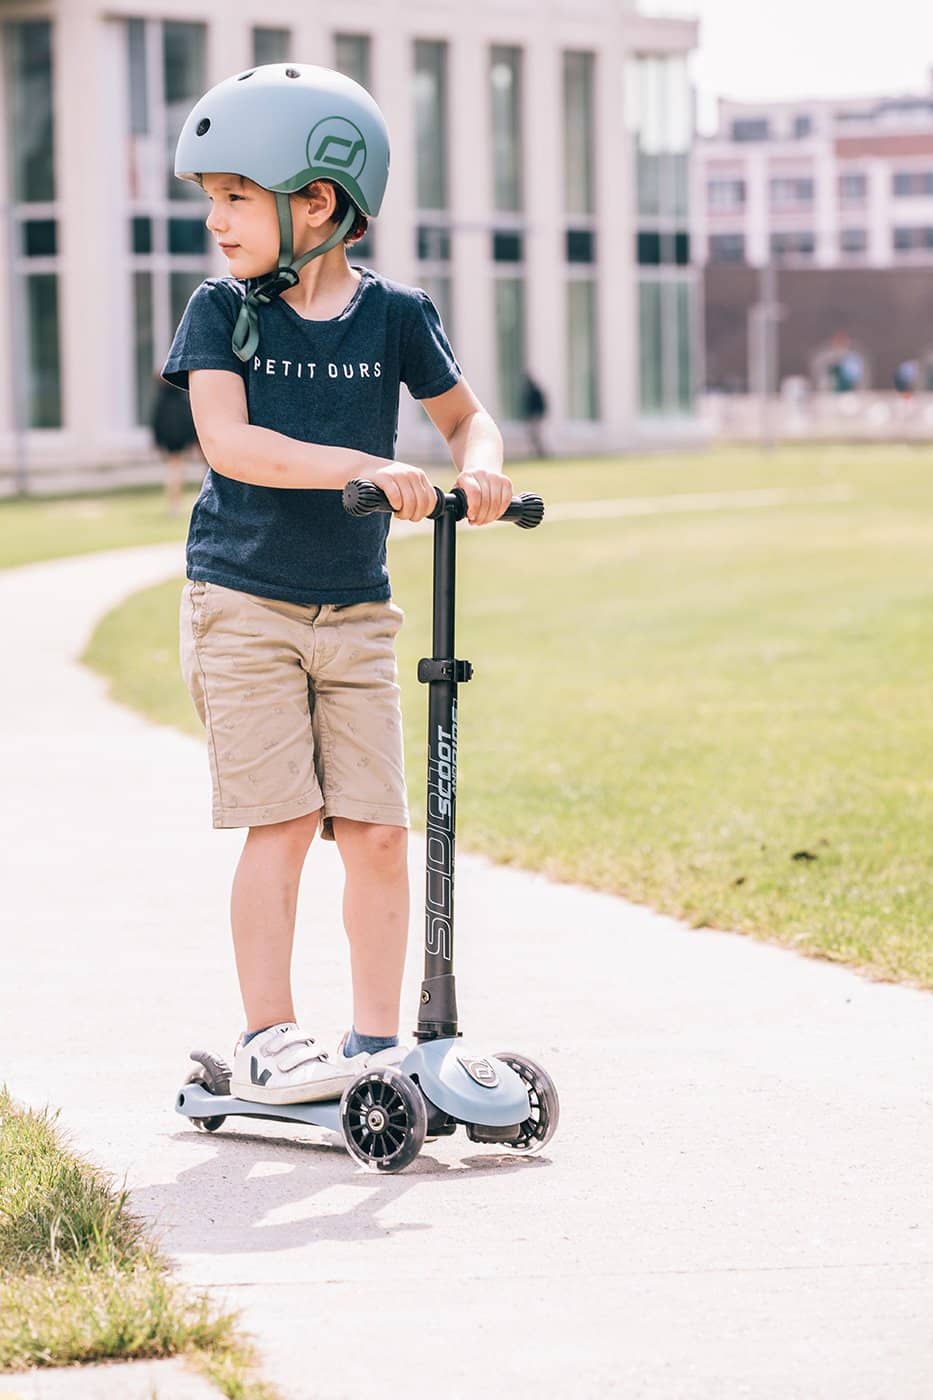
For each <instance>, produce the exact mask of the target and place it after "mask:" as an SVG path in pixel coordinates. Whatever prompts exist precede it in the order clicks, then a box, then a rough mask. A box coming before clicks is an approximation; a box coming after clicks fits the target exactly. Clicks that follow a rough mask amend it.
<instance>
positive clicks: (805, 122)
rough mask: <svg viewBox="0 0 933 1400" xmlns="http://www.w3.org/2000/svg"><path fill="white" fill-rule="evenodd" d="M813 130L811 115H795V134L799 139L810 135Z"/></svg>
mask: <svg viewBox="0 0 933 1400" xmlns="http://www.w3.org/2000/svg"><path fill="white" fill-rule="evenodd" d="M812 130H813V118H812V117H809V116H796V117H794V136H795V137H796V138H797V140H798V141H800V140H802V139H803V137H805V136H809V135H810V133H811V132H812Z"/></svg>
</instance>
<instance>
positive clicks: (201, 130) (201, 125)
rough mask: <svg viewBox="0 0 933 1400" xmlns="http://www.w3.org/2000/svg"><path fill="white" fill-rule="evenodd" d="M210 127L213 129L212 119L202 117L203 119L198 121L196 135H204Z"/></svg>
mask: <svg viewBox="0 0 933 1400" xmlns="http://www.w3.org/2000/svg"><path fill="white" fill-rule="evenodd" d="M210 129H211V119H210V117H202V118H201V120H200V121H199V122H198V126H197V130H196V131H195V133H194V134H195V136H204V135H205V134H206V133H207V132H208V131H210Z"/></svg>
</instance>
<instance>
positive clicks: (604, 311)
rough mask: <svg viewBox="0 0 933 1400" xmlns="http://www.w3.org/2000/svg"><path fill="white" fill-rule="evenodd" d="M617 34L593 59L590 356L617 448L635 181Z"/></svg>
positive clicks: (633, 340) (633, 307)
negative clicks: (594, 260)
mask: <svg viewBox="0 0 933 1400" xmlns="http://www.w3.org/2000/svg"><path fill="white" fill-rule="evenodd" d="M625 60H626V52H625V48H624V45H623V40H622V34H621V32H620V31H619V29H618V28H617V27H616V26H613V28H612V29H611V31H610V33H609V34H607V36H606V41H605V43H604V44H603V45H602V47H601V49H600V52H599V53H598V55H597V58H596V65H595V66H596V93H595V127H596V131H595V142H596V215H597V225H598V231H597V235H596V242H597V256H598V258H599V262H598V264H597V278H598V281H597V289H598V290H597V297H596V315H597V328H598V340H597V350H596V353H597V362H598V366H599V408H600V416H601V420H602V428H603V439H602V444H601V445H602V446H603V447H604V448H605V449H606V450H609V449H612V448H616V447H624V446H626V445H627V444H628V443H630V442H631V441H632V440H633V439H634V436H635V421H636V419H637V417H638V374H639V356H638V350H639V334H638V264H637V262H636V257H635V229H636V220H637V204H638V188H637V183H638V182H637V174H636V168H635V142H634V139H633V137H632V134H631V133H630V132H629V131H628V130H627V128H626V123H625V103H624V88H625Z"/></svg>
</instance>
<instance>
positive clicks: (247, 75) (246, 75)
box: [237, 68, 256, 83]
mask: <svg viewBox="0 0 933 1400" xmlns="http://www.w3.org/2000/svg"><path fill="white" fill-rule="evenodd" d="M255 72H256V69H255V68H251V69H250V70H249V72H248V73H241V74H240V76H239V77H238V78H237V82H238V83H242V82H245V81H246V79H247V78H251V77H252V76H253V74H254V73H255Z"/></svg>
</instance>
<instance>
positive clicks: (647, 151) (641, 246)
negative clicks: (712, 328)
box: [625, 54, 744, 414]
mask: <svg viewBox="0 0 933 1400" xmlns="http://www.w3.org/2000/svg"><path fill="white" fill-rule="evenodd" d="M625 98H626V124H627V126H628V128H629V130H630V131H631V132H632V133H633V135H634V139H635V157H636V182H637V196H636V198H637V238H636V249H635V256H636V260H637V265H638V267H639V269H640V270H641V269H643V271H640V275H639V289H638V298H639V304H638V306H639V309H638V325H639V385H640V387H639V400H640V404H641V411H642V413H645V414H680V413H683V412H685V411H691V410H692V400H693V384H692V372H691V373H686V372H683V373H682V372H681V368H680V367H681V366H683V365H687V366H688V368H689V367H690V366H691V365H692V357H693V346H692V342H690V341H687V343H684V337H686V336H691V335H692V334H693V329H692V326H693V321H692V307H693V305H694V300H695V297H696V285H695V277H694V275H693V274H692V273H691V271H690V270H689V263H690V238H689V234H688V231H687V230H688V226H689V181H688V161H689V158H690V148H691V144H692V140H693V102H692V95H691V87H690V81H689V77H688V73H687V64H686V59H685V57H684V56H683V55H680V54H674V55H671V54H644V55H639V56H637V57H635V58H633V59H631V60H629V63H628V65H627V67H626V76H625ZM725 183H726V184H727V185H728V186H729V187H730V188H729V197H730V199H734V198H735V197H736V196H737V195H738V193H739V190H740V189H741V190H742V194H743V196H744V189H742V182H741V181H740V180H729V181H726V182H725ZM649 269H655V271H650V270H649ZM683 308H686V310H685V311H684V310H683ZM684 386H686V387H684Z"/></svg>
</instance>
